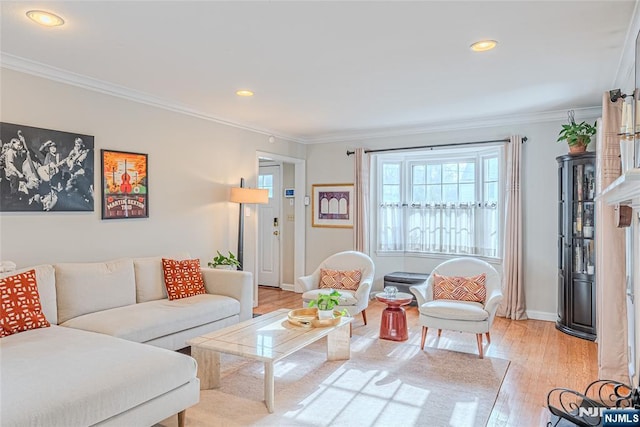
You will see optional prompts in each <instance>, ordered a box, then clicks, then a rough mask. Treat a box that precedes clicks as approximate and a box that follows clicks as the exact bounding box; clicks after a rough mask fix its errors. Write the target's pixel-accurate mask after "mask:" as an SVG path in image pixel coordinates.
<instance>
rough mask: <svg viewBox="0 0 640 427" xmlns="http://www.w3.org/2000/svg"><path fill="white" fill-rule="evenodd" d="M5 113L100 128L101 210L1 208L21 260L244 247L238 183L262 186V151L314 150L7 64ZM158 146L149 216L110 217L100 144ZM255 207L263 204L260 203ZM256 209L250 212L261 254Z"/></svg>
mask: <svg viewBox="0 0 640 427" xmlns="http://www.w3.org/2000/svg"><path fill="white" fill-rule="evenodd" d="M0 70H1V73H2V74H1V75H0V79H1V80H0V83H1V85H0V90H1V92H0V95H1V96H0V98H1V101H0V107H1V109H0V121H3V122H9V123H16V124H22V125H27V126H34V127H40V128H45V129H55V130H62V131H68V132H78V133H82V134H88V135H93V136H95V153H96V155H95V171H96V175H95V196H96V197H95V199H96V202H95V211H94V212H90V213H74V212H50V213H2V214H0V236H1V242H0V260H12V261H14V262H16V263H17V264H18V266H29V265H34V264H38V263H52V262H73V261H100V260H107V259H112V258H117V257H121V256H153V255H165V254H172V253H175V252H178V251H188V252H189V253H190V254H191V256H193V257H197V258H200V260H201V262H202V263H204V264H206V262H207V261H209V260H210V259H211V258H212V257H213V255H214V254H215V252H216V250H218V249H219V250H221V251H227V250H231V251H233V252H234V253H235V252H236V249H237V230H238V228H237V227H238V205H237V204H233V203H230V202H228V201H227V200H228V197H229V188H230V187H231V186H237V185H238V184H239V182H240V178H241V177H244V178H245V179H246V180H247V186H250V187H255V186H256V151H268V152H272V153H278V154H282V155H286V156H290V157H295V158H304V157H305V152H306V147H305V146H303V145H300V144H297V143H291V142H283V141H280V140H278V141H276V142H275V143H272V144H271V143H269V142H268V141H267V136H265V135H261V134H257V133H254V132H250V131H246V130H242V129H239V128H235V127H231V126H226V125H221V124H218V123H215V122H212V121H207V120H203V119H199V118H195V117H190V116H187V115H183V114H178V113H174V112H171V111H167V110H164V109H159V108H155V107H151V106H147V105H143V104H140V103H137V102H133V101H129V100H125V99H122V98H117V97H113V96H110V95H106V94H101V93H97V92H93V91H89V90H85V89H82V88H79V87H75V86H70V85H66V84H62V83H57V82H54V81H50V80H47V79H42V78H38V77H34V76H31V75H27V74H23V73H18V72H15V71H10V70H6V69H0ZM102 148H107V149H115V150H126V151H133V152H140V153H148V155H149V192H150V194H149V218H148V219H129V220H108V221H103V220H101V219H100V212H101V204H100V173H99V171H100V156H99V153H100V149H102ZM250 209H254V212H255V207H253V208H251V207H250ZM255 220H256V215H255V214H253V215H252V216H250V217H247V218H246V219H245V253H244V256H245V265H246V267H247V268H246V269H247V270H251V267H252V266H253V265H254V263H255V249H256V244H255V237H256V233H255V230H256V224H257V223H256V221H255Z"/></svg>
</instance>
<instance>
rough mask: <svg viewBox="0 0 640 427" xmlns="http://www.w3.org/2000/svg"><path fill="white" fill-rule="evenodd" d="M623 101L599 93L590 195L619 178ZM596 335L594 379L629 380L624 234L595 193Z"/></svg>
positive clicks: (597, 192)
mask: <svg viewBox="0 0 640 427" xmlns="http://www.w3.org/2000/svg"><path fill="white" fill-rule="evenodd" d="M623 102H624V101H623V100H622V99H619V100H618V101H616V102H615V103H613V102H611V100H610V99H609V92H605V93H604V95H603V97H602V119H601V120H600V123H599V126H598V134H597V138H596V195H599V194H601V192H602V190H603V189H605V188H606V187H607V186H608V185H609V184H611V183H612V182H613V181H615V179H616V178H618V176H620V157H619V156H620V137H619V136H618V130H619V129H620V120H621V116H622V104H623ZM596 224H597V226H596V334H597V342H598V377H599V378H600V379H609V380H616V381H620V382H623V383H626V384H628V383H629V368H628V363H629V362H628V357H627V346H628V340H627V333H628V332H627V310H626V307H627V294H626V289H627V286H626V266H625V233H624V231H623V230H622V229H620V228H617V227H616V222H615V208H614V207H613V206H608V205H606V204H605V203H604V202H603V201H602V199H601V198H599V197H596Z"/></svg>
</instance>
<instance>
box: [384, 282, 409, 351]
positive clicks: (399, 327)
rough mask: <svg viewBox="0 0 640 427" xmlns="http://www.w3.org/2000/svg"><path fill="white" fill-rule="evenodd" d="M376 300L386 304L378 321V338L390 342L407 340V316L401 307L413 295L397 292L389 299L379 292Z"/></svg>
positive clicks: (407, 302)
mask: <svg viewBox="0 0 640 427" xmlns="http://www.w3.org/2000/svg"><path fill="white" fill-rule="evenodd" d="M376 299H377V300H378V301H380V302H383V303H385V304H387V308H385V309H384V310H383V311H382V319H381V320H380V338H382V339H383V340H391V341H406V340H408V339H409V331H408V329H407V314H406V313H405V311H404V308H403V307H402V306H403V305H407V304H409V303H410V302H411V301H412V300H413V295H411V294H407V293H405V292H398V293H397V294H396V296H395V297H390V296H388V295H387V294H385V293H384V292H379V293H377V294H376Z"/></svg>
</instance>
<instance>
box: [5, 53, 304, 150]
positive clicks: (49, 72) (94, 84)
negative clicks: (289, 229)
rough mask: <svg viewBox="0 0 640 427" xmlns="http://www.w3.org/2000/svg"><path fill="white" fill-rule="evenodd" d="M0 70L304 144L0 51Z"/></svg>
mask: <svg viewBox="0 0 640 427" xmlns="http://www.w3.org/2000/svg"><path fill="white" fill-rule="evenodd" d="M0 67H2V68H7V69H10V70H14V71H19V72H22V73H26V74H31V75H34V76H37V77H43V78H46V79H49V80H53V81H57V82H60V83H65V84H68V85H72V86H76V87H80V88H83V89H88V90H91V91H94V92H100V93H104V94H107V95H111V96H115V97H118V98H123V99H126V100H129V101H133V102H138V103H141V104H145V105H150V106H152V107H157V108H162V109H165V110H169V111H173V112H176V113H180V114H185V115H188V116H192V117H196V118H199V119H203V120H208V121H211V122H215V123H219V124H222V125H226V126H232V127H235V128H238V129H243V130H247V131H249V132H255V133H259V134H263V135H267V136H271V135H273V136H275V137H276V138H279V139H284V140H287V141H293V142H299V143H304V142H305V141H304V140H303V139H300V138H296V137H293V136H291V135H286V134H281V133H278V132H275V131H273V130H272V129H266V128H260V127H255V126H248V125H245V124H242V123H238V122H235V121H233V120H228V119H224V118H220V117H215V116H212V115H210V114H207V113H203V112H201V111H198V110H195V109H193V108H191V107H188V106H186V105H181V104H178V103H175V102H171V101H168V100H166V99H162V98H158V97H155V96H153V95H150V94H148V93H144V92H140V91H137V90H135V89H130V88H127V87H125V86H120V85H116V84H113V83H109V82H105V81H103V80H99V79H94V78H92V77H87V76H84V75H82V74H77V73H74V72H71V71H67V70H63V69H61V68H57V67H52V66H50V65H46V64H43V63H40V62H36V61H32V60H30V59H26V58H22V57H19V56H16V55H12V54H9V53H6V52H0Z"/></svg>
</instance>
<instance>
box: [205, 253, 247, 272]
mask: <svg viewBox="0 0 640 427" xmlns="http://www.w3.org/2000/svg"><path fill="white" fill-rule="evenodd" d="M217 252H218V255H216V256H215V257H214V258H213V260H212V261H211V262H209V263H208V264H207V265H208V266H209V267H211V268H220V269H225V270H236V269H238V268H240V261H238V258H236V256H235V255H234V254H232V253H231V251H229V256H224V255H222V254H221V253H220V251H217Z"/></svg>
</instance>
